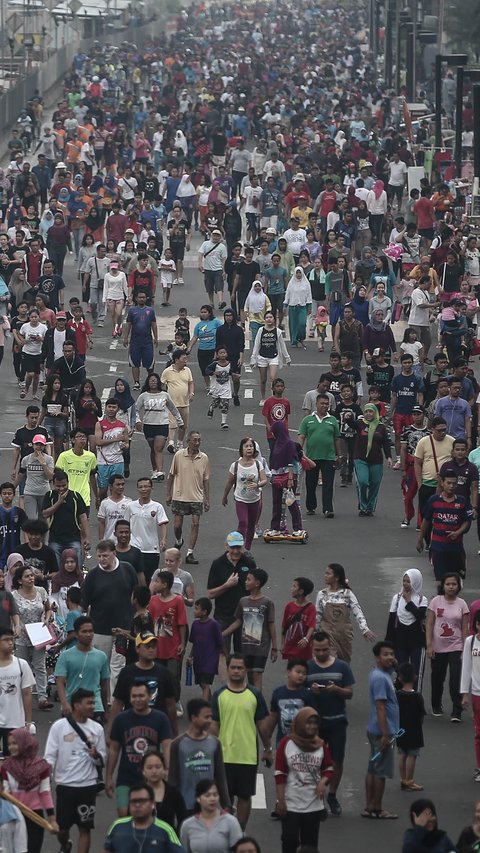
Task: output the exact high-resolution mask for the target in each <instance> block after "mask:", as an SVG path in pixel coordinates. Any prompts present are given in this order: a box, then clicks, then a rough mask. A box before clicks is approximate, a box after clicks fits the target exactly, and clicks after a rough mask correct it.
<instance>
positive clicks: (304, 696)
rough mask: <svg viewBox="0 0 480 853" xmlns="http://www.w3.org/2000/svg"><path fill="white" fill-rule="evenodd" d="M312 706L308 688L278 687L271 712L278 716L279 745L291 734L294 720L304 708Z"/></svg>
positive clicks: (273, 697) (273, 694)
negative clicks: (283, 738)
mask: <svg viewBox="0 0 480 853" xmlns="http://www.w3.org/2000/svg"><path fill="white" fill-rule="evenodd" d="M309 706H310V707H311V706H312V694H311V693H310V690H309V689H308V688H307V687H300V689H299V690H292V689H291V688H289V687H287V686H286V684H285V685H282V686H281V687H276V688H275V690H274V691H273V693H272V701H271V702H270V710H271V711H273V713H274V714H276V715H277V745H278V744H279V743H280V741H281V739H282V737H285V735H289V734H290V729H291V726H292V722H293V718H294V717H296V716H297V714H298V712H299V711H300V710H301V709H302V708H308V707H309Z"/></svg>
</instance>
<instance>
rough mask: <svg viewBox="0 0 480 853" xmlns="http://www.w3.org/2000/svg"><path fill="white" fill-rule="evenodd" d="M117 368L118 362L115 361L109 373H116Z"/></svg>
mask: <svg viewBox="0 0 480 853" xmlns="http://www.w3.org/2000/svg"><path fill="white" fill-rule="evenodd" d="M117 370H118V364H115V363H113V364H111V365H110V368H109V373H116V372H117Z"/></svg>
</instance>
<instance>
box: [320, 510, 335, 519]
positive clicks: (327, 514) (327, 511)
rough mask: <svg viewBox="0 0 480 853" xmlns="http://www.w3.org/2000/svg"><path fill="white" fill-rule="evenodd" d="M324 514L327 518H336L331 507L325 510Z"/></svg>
mask: <svg viewBox="0 0 480 853" xmlns="http://www.w3.org/2000/svg"><path fill="white" fill-rule="evenodd" d="M323 514H324V516H325V518H335V513H334V512H333V511H332V510H331V509H330V510H325V512H324V513H323Z"/></svg>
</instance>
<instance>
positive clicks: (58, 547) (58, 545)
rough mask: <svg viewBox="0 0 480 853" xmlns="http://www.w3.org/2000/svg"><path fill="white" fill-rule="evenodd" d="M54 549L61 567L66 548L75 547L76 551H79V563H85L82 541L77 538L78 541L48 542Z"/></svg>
mask: <svg viewBox="0 0 480 853" xmlns="http://www.w3.org/2000/svg"><path fill="white" fill-rule="evenodd" d="M48 544H49V546H50V548H51V549H52V551H55V556H56V558H57V563H58V566H59V568H60V558H61V556H62V552H63V551H65V548H73V550H74V551H76V552H77V557H78V564H79V565H80V566H82V565H83V552H82V546H81V544H80V542H79V541H78V540H77V541H76V542H49V543H48Z"/></svg>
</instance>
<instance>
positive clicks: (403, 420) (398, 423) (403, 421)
mask: <svg viewBox="0 0 480 853" xmlns="http://www.w3.org/2000/svg"><path fill="white" fill-rule="evenodd" d="M392 423H393V431H394V433H395V435H397V436H398V435H401V434H402V432H403V428H404V427H407V426H411V425H412V423H413V417H412V415H400V414H397V412H395V414H394V416H393V418H392Z"/></svg>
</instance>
